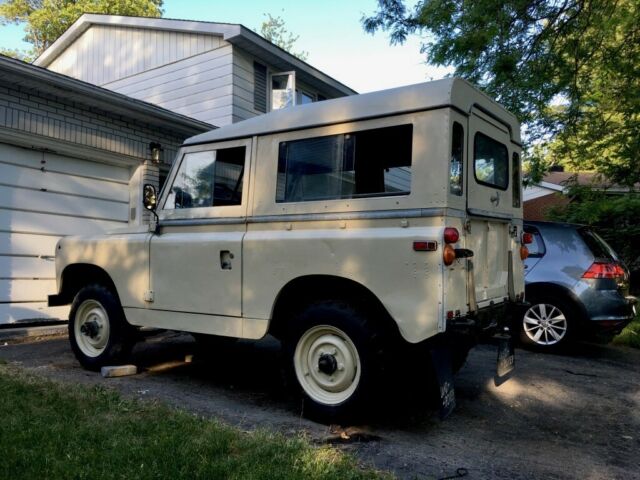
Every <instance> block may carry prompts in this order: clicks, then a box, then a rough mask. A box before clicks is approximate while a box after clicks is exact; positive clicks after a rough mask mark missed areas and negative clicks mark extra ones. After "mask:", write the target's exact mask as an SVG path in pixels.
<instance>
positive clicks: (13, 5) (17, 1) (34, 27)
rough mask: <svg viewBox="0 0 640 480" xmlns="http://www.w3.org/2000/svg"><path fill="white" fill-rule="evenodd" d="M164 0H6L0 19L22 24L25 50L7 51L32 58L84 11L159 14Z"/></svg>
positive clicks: (142, 14)
mask: <svg viewBox="0 0 640 480" xmlns="http://www.w3.org/2000/svg"><path fill="white" fill-rule="evenodd" d="M162 4H163V0H7V1H5V2H3V3H2V4H0V21H1V22H2V24H4V25H6V24H8V23H14V24H18V25H24V26H25V32H26V36H25V37H24V40H25V42H28V43H30V44H31V45H32V48H31V50H30V51H28V52H19V51H15V50H13V51H7V50H4V51H3V52H2V53H3V54H9V55H11V56H15V57H18V58H22V59H25V60H31V59H33V58H35V57H37V56H38V55H40V54H41V53H42V52H43V51H44V50H46V49H47V48H48V47H49V46H50V45H51V44H52V43H53V42H55V41H56V39H57V38H58V37H59V36H60V35H62V34H63V33H64V32H65V30H67V28H69V27H70V26H71V25H72V24H73V23H74V22H75V21H76V20H77V19H78V18H79V17H80V16H81V15H82V14H83V13H104V14H112V15H130V16H138V17H160V16H162Z"/></svg>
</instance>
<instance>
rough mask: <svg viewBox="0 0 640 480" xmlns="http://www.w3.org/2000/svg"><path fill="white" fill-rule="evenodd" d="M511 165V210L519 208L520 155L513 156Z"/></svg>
mask: <svg viewBox="0 0 640 480" xmlns="http://www.w3.org/2000/svg"><path fill="white" fill-rule="evenodd" d="M511 163H512V164H513V165H512V166H511V176H512V179H511V189H512V191H513V208H520V195H521V193H520V191H521V188H522V186H521V185H520V155H518V154H517V153H514V154H513V157H512V160H511Z"/></svg>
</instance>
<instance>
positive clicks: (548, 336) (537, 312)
mask: <svg viewBox="0 0 640 480" xmlns="http://www.w3.org/2000/svg"><path fill="white" fill-rule="evenodd" d="M527 301H528V302H529V303H530V304H531V306H530V307H529V308H528V309H526V310H525V312H524V313H523V315H522V317H521V318H520V322H519V332H520V342H521V343H522V344H523V345H524V346H526V347H529V348H531V349H534V350H538V351H542V352H544V351H548V352H551V351H559V350H562V349H564V348H566V347H567V345H569V344H570V343H571V341H572V340H573V337H574V334H575V332H574V329H575V326H576V309H575V307H574V306H573V304H572V303H571V302H570V301H568V300H566V299H564V298H562V297H558V296H555V295H547V296H544V295H540V296H539V295H536V296H531V297H528V298H527ZM534 321H535V322H537V323H533V322H534ZM536 338H537V339H536Z"/></svg>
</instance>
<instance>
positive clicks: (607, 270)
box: [582, 262, 624, 278]
mask: <svg viewBox="0 0 640 480" xmlns="http://www.w3.org/2000/svg"><path fill="white" fill-rule="evenodd" d="M620 277H624V269H623V268H622V267H621V266H620V265H618V264H617V263H608V262H593V263H592V264H591V266H590V267H589V269H588V270H587V271H586V272H584V274H583V275H582V278H620Z"/></svg>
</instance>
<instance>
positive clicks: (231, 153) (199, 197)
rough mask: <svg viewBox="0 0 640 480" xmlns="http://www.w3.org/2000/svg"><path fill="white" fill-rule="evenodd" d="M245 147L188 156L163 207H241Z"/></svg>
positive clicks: (171, 208) (186, 155)
mask: <svg viewBox="0 0 640 480" xmlns="http://www.w3.org/2000/svg"><path fill="white" fill-rule="evenodd" d="M244 159H245V147H234V148H224V149H220V150H209V151H204V152H192V153H187V154H185V155H184V157H183V158H182V163H181V164H180V168H179V170H178V172H177V174H176V177H175V180H174V182H173V185H172V186H171V192H170V193H169V195H168V197H167V201H166V202H165V205H164V208H165V210H173V209H180V208H204V207H218V206H227V205H240V203H241V201H242V180H243V173H244Z"/></svg>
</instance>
